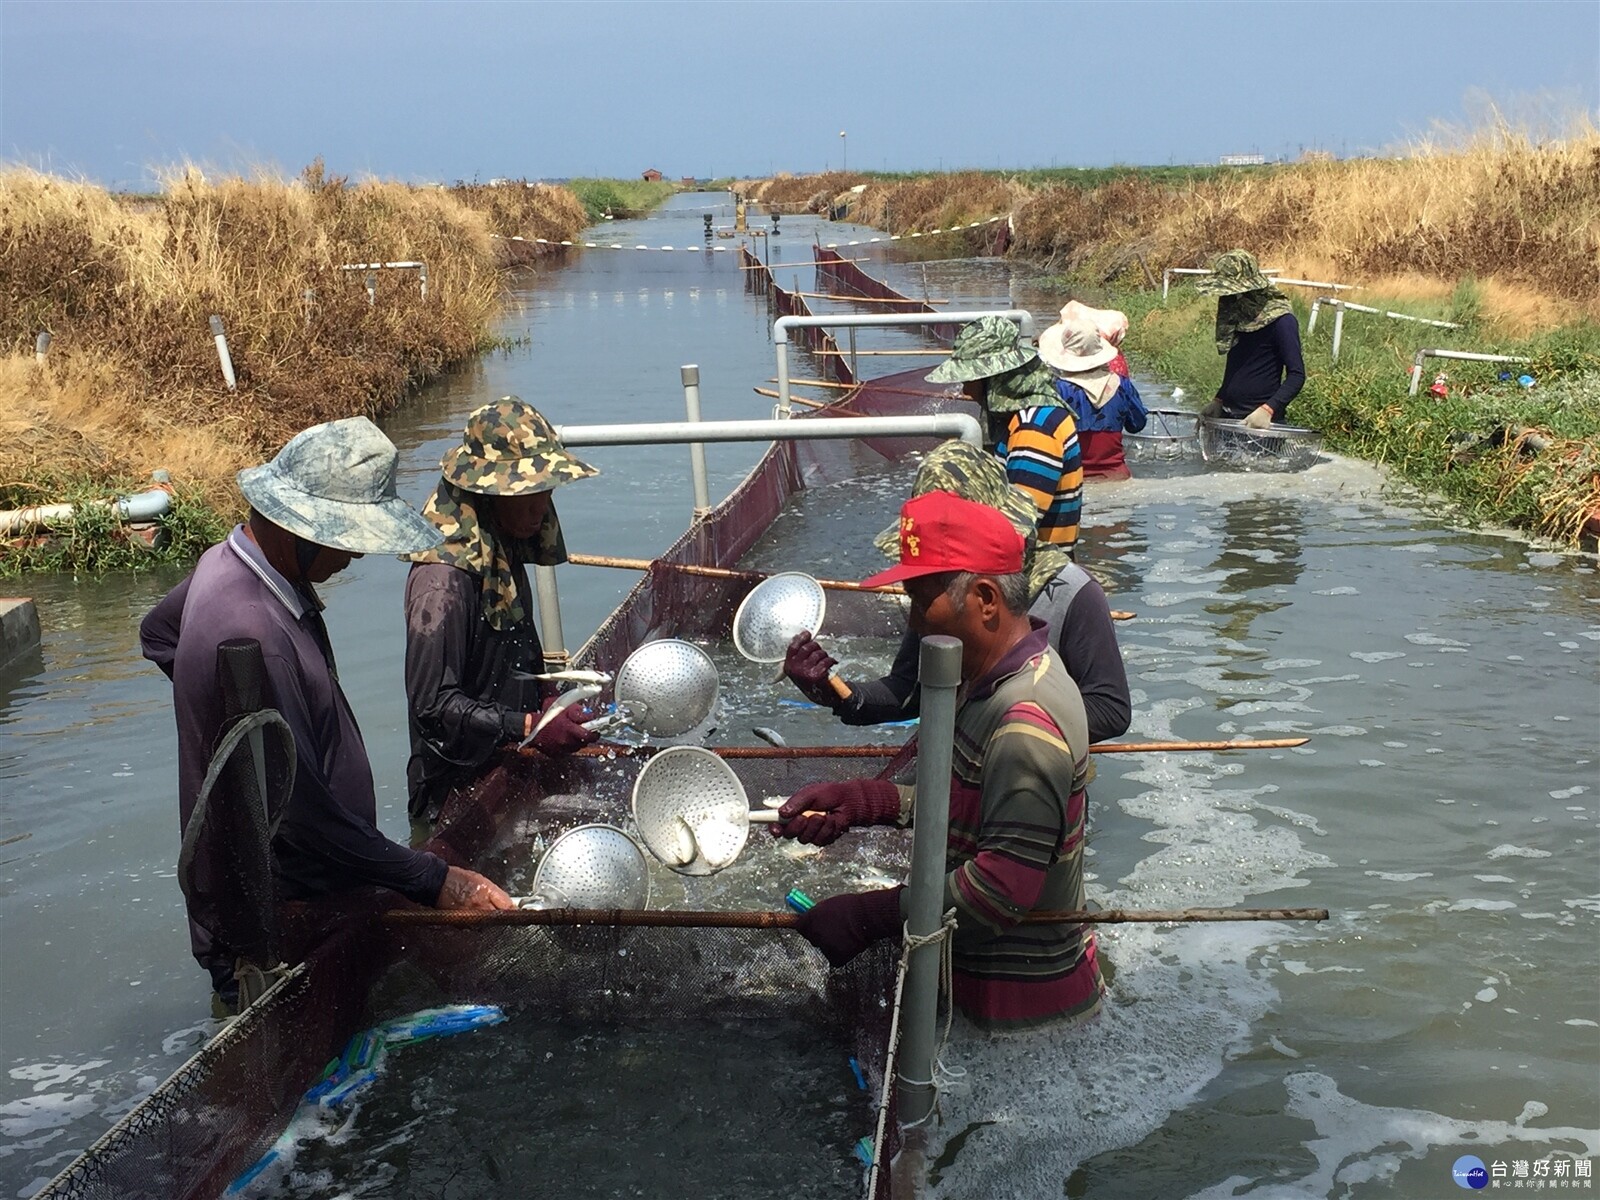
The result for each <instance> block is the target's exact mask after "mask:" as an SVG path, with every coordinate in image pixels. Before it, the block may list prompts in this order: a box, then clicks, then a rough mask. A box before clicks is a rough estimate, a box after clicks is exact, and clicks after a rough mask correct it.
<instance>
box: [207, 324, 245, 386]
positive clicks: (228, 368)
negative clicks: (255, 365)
mask: <svg viewBox="0 0 1600 1200" xmlns="http://www.w3.org/2000/svg"><path fill="white" fill-rule="evenodd" d="M211 336H212V338H213V339H214V340H215V341H216V343H217V361H218V362H220V363H221V364H222V381H223V382H224V383H226V384H227V385H228V390H229V391H230V392H233V391H237V390H238V387H239V383H238V380H236V379H235V378H234V376H233V356H232V355H231V354H229V353H228V338H227V335H226V334H224V333H223V331H222V318H221V317H218V316H213V317H212V318H211Z"/></svg>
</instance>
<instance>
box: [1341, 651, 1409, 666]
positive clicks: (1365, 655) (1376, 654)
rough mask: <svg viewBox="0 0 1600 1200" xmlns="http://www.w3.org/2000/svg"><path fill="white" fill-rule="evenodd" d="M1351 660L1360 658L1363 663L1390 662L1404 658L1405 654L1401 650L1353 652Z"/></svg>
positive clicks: (1351, 652)
mask: <svg viewBox="0 0 1600 1200" xmlns="http://www.w3.org/2000/svg"><path fill="white" fill-rule="evenodd" d="M1350 657H1351V658H1359V659H1360V660H1361V661H1362V662H1368V663H1380V662H1388V661H1389V660H1390V659H1391V658H1404V657H1405V653H1404V652H1403V651H1400V650H1352V651H1350Z"/></svg>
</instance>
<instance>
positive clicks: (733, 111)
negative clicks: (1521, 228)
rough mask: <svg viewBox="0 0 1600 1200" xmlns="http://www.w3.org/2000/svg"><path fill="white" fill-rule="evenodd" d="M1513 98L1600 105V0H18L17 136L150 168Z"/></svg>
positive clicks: (1038, 156)
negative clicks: (736, 0)
mask: <svg viewBox="0 0 1600 1200" xmlns="http://www.w3.org/2000/svg"><path fill="white" fill-rule="evenodd" d="M1486 98H1487V99H1491V100H1493V101H1494V102H1496V103H1498V104H1499V105H1500V106H1502V107H1504V108H1507V109H1509V110H1510V111H1511V112H1513V114H1525V113H1545V114H1548V113H1549V112H1552V111H1564V112H1567V113H1573V112H1579V113H1581V112H1587V113H1588V114H1589V115H1590V116H1591V117H1593V116H1594V115H1595V114H1596V111H1597V109H1600V0H1514V2H1510V3H1504V2H1501V0H1478V2H1466V0H1461V2H1455V3H1435V2H1432V0H1412V2H1404V0H1384V2H1382V3H1365V2H1361V0H1304V2H1301V0H1258V2H1242V0H1176V2H1165V0H1151V2H1148V3H1134V2H1126V0H1095V2H1092V3H1075V2H1057V3H1032V2H1017V3H1007V2H1004V0H985V2H980V3H965V2H947V3H936V2H930V0H921V2H918V3H898V2H896V3H891V2H874V0H853V2H850V3H821V2H817V0H779V2H770V3H769V2H762V0H748V2H743V3H678V2H672V0H661V2H659V3H639V2H633V0H617V2H612V3H607V2H604V0H586V2H584V3H577V4H569V3H559V2H551V3H498V2H479V3H471V2H468V0H453V2H434V0H418V2H416V3H403V2H399V0H394V2H376V0H371V2H366V3H354V2H342V0H319V2H316V3H300V2H298V0H281V2H277V3H268V2H263V0H233V2H221V0H207V2H193V3H170V2H153V0H117V2H115V3H100V2H98V0H85V2H81V3H71V2H56V3H39V2H37V0H0V161H3V162H13V163H18V162H20V163H24V164H26V165H29V166H34V167H40V168H44V169H47V170H51V171H55V172H60V173H65V174H72V175H80V176H84V177H87V178H89V179H92V180H95V181H97V182H100V183H103V184H106V185H108V186H112V187H120V188H132V189H136V188H139V187H141V186H148V184H149V183H150V181H151V180H152V179H153V178H154V177H155V174H156V172H157V171H158V170H159V169H161V168H164V167H169V166H171V165H172V164H174V163H178V162H182V161H193V162H197V163H199V164H201V165H202V166H203V167H206V168H209V169H212V170H223V171H240V170H249V169H252V168H256V167H261V166H265V167H268V168H271V169H275V170H277V171H280V172H285V173H293V172H296V171H298V170H299V169H300V168H301V167H302V166H304V165H305V164H306V163H308V162H310V161H311V160H312V159H313V158H315V157H317V156H319V155H320V156H322V158H323V159H324V160H325V161H326V163H327V165H328V167H329V168H330V169H331V170H333V171H336V172H338V173H340V174H351V175H357V176H364V175H377V176H381V177H385V178H398V179H404V180H409V181H412V182H424V181H443V182H449V181H454V180H457V179H467V180H471V179H479V180H488V179H490V178H493V177H512V178H515V177H527V178H565V177H569V176H575V175H605V176H634V175H637V174H638V173H639V172H641V171H643V170H645V169H646V168H648V167H655V168H658V169H659V170H661V171H662V172H664V173H665V174H666V175H667V176H668V177H669V178H674V179H675V178H677V177H679V176H682V175H695V176H699V177H702V178H706V177H720V176H727V175H767V174H771V173H773V172H774V171H780V170H788V171H794V172H810V171H818V170H822V169H824V168H829V167H832V168H837V167H839V166H840V165H847V166H849V167H853V168H858V169H871V170H913V169H945V170H950V169H954V168H957V167H977V168H983V169H994V168H1016V167H1029V166H1106V165H1111V164H1115V163H1131V164H1162V163H1190V162H1214V161H1215V160H1216V159H1217V157H1218V156H1219V155H1222V154H1229V153H1260V154H1264V155H1266V156H1267V157H1268V158H1269V159H1276V158H1293V157H1295V156H1297V155H1298V154H1299V153H1300V152H1301V150H1302V149H1307V148H1311V149H1322V150H1328V151H1331V152H1332V153H1334V154H1336V155H1340V156H1347V155H1354V154H1364V153H1383V152H1389V151H1393V150H1394V149H1395V148H1396V147H1397V146H1399V145H1401V144H1404V143H1406V142H1408V141H1411V140H1414V139H1416V138H1418V137H1421V136H1424V135H1426V134H1428V133H1429V131H1430V130H1431V129H1432V128H1434V126H1435V125H1436V123H1438V122H1444V123H1446V124H1449V125H1452V126H1460V125H1462V124H1464V123H1465V124H1470V123H1472V122H1474V121H1475V120H1477V119H1478V118H1479V117H1480V116H1481V113H1482V111H1483V107H1484V103H1485V99H1486ZM841 132H842V133H843V134H844V135H845V136H843V137H841V136H840V134H841Z"/></svg>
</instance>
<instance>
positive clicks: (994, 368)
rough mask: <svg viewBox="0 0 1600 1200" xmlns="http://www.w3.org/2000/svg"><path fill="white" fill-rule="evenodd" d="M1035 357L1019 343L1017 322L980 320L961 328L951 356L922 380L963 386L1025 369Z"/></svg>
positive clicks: (1030, 348) (991, 319)
mask: <svg viewBox="0 0 1600 1200" xmlns="http://www.w3.org/2000/svg"><path fill="white" fill-rule="evenodd" d="M1037 357H1038V356H1037V355H1036V354H1035V353H1034V352H1033V349H1032V347H1029V346H1023V345H1021V344H1020V339H1019V336H1018V331H1017V326H1016V322H1014V321H1012V320H1010V319H1009V318H1006V317H979V318H978V319H977V320H976V321H973V322H970V323H969V324H967V325H964V326H962V328H961V332H960V333H958V334H956V340H955V343H954V344H953V345H952V346H951V347H950V357H949V358H947V359H946V360H945V361H944V362H942V363H940V364H939V365H938V366H937V367H935V368H934V369H933V370H932V371H929V372H928V374H927V375H925V376H924V377H923V378H925V379H926V380H927V381H928V382H929V383H966V382H967V381H968V380H971V379H988V378H990V377H991V376H993V375H1004V374H1006V373H1007V372H1008V371H1015V370H1016V369H1017V368H1018V367H1025V366H1027V365H1028V364H1029V363H1031V362H1033V361H1034V359H1036V358H1037Z"/></svg>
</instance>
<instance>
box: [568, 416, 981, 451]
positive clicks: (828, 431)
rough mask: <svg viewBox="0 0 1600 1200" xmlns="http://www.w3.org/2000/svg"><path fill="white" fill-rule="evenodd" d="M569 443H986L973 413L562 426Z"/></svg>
mask: <svg viewBox="0 0 1600 1200" xmlns="http://www.w3.org/2000/svg"><path fill="white" fill-rule="evenodd" d="M556 436H557V437H558V438H560V439H561V443H562V445H564V446H654V445H667V444H671V443H681V442H815V441H841V440H843V439H846V438H884V437H946V438H960V439H961V440H962V441H963V442H968V443H970V444H972V445H974V446H982V445H983V431H982V429H981V428H980V427H979V425H978V419H977V418H976V417H974V416H972V415H971V414H970V413H958V412H949V413H931V414H928V415H926V416H915V417H850V418H848V419H846V418H844V417H813V418H808V419H807V420H804V421H795V420H788V419H782V418H780V419H777V420H757V421H694V422H691V421H666V422H656V423H648V422H640V423H638V424H633V425H557V426H556Z"/></svg>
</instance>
